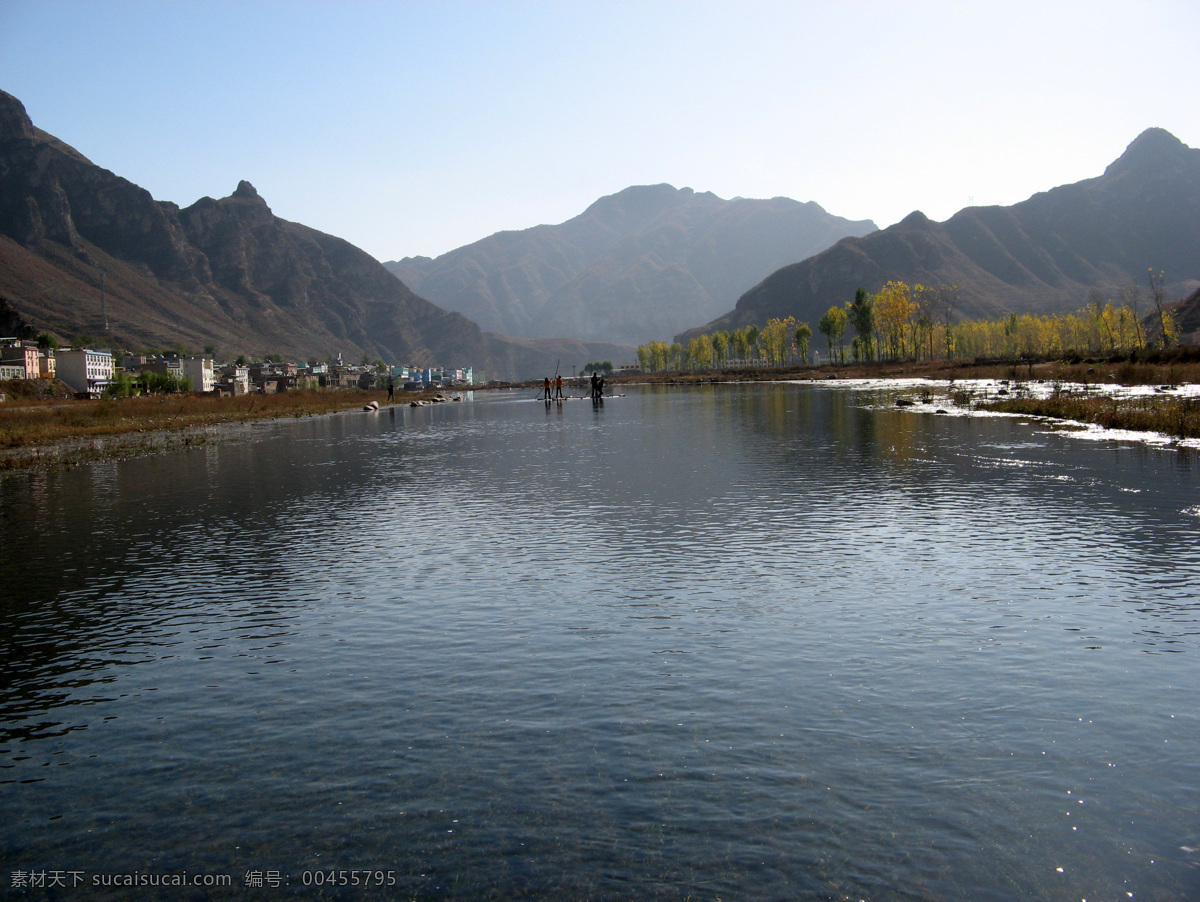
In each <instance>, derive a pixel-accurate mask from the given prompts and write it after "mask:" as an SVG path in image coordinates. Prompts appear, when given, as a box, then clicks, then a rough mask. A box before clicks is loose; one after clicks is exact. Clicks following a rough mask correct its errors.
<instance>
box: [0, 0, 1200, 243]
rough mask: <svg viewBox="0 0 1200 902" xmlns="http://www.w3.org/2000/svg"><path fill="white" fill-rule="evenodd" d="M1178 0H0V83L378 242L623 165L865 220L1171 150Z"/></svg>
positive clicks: (1187, 46) (176, 188)
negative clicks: (1153, 146) (1143, 151)
mask: <svg viewBox="0 0 1200 902" xmlns="http://www.w3.org/2000/svg"><path fill="white" fill-rule="evenodd" d="M1198 45H1200V2H1197V0H1138V2H1104V0H1088V2H1056V0H1039V2H1025V0H1003V2H996V3H990V2H972V0H953V2H920V0H903V2H901V0H897V2H855V0H850V2H832V0H830V2H758V0H727V2H664V0H637V2H572V0H552V2H546V3H537V2H516V0H512V2H510V0H491V2H455V0H447V2H434V0H423V2H417V0H407V2H354V0H342V2H301V0H292V2H254V0H240V2H221V0H196V2H173V0H153V2H132V0H131V2H121V0H108V2H105V0H88V2H68V0H0V89H3V90H5V91H7V92H8V93H10V94H13V95H14V96H16V97H17V98H18V99H19V100H21V101H22V102H23V103H24V104H25V107H26V109H27V110H28V111H29V114H30V116H31V118H32V119H33V121H34V124H36V125H38V126H39V127H41V128H42V129H44V130H46V131H48V132H50V133H51V134H53V135H56V136H57V137H59V138H61V139H62V140H64V141H66V142H67V143H68V144H71V145H72V146H74V147H75V148H76V149H78V150H79V151H80V152H82V153H83V154H85V155H86V156H87V157H89V158H90V159H91V160H92V161H93V162H95V163H97V164H98V165H100V166H103V167H105V168H107V169H111V170H112V171H113V172H115V173H117V174H118V175H121V176H123V177H125V178H127V179H129V180H130V181H133V182H135V183H137V184H139V185H141V186H142V187H144V188H146V189H147V190H149V191H150V193H151V194H152V195H153V196H154V197H155V198H156V199H158V200H169V201H174V202H175V203H177V204H179V205H180V206H187V205H189V204H191V203H193V202H194V201H196V200H197V199H198V198H200V197H203V196H206V195H207V196H211V197H224V196H226V195H228V194H231V193H232V192H233V191H234V189H235V188H236V187H237V183H238V181H239V180H241V179H247V180H249V181H250V182H252V183H253V184H254V186H255V187H256V188H257V189H258V191H259V193H260V194H261V195H262V196H263V198H264V199H265V200H266V201H267V203H268V204H270V206H271V208H272V209H273V210H274V212H275V213H276V215H278V216H281V217H283V218H284V219H290V220H293V221H296V222H301V223H304V224H306V225H309V226H312V227H313V228H316V229H319V230H321V231H323V232H329V233H331V234H334V235H338V236H340V237H342V238H345V239H347V240H349V241H351V242H352V243H354V244H356V245H358V246H359V247H361V248H363V249H364V250H366V251H367V252H368V253H370V254H372V255H373V256H375V257H376V258H378V259H380V260H393V259H398V258H400V257H404V256H409V255H416V254H428V255H430V256H436V255H438V254H440V253H444V252H445V251H448V250H451V249H453V248H455V247H459V246H461V245H463V244H468V243H470V242H472V241H475V240H477V239H479V238H482V237H484V236H486V235H489V234H491V233H493V232H496V231H499V230H501V229H522V228H528V227H529V226H533V225H537V224H539V223H558V222H562V221H564V220H566V219H569V218H570V217H572V216H574V215H576V214H578V213H580V212H582V211H583V210H584V209H585V208H586V207H587V206H588V205H589V204H590V203H591V202H592V201H594V200H596V199H597V198H599V197H601V196H603V195H606V194H612V193H614V192H616V191H620V190H621V189H623V188H626V187H628V186H630V185H641V184H653V183H659V182H668V183H670V184H672V185H675V186H676V187H684V186H688V187H691V188H694V189H696V190H697V191H712V192H714V193H715V194H717V195H719V196H720V197H725V198H729V197H735V196H742V197H774V196H779V195H783V196H787V197H792V198H795V199H797V200H801V201H808V200H814V201H816V202H817V203H819V204H821V206H823V207H824V208H825V209H826V210H828V211H829V212H831V213H835V214H837V215H839V216H846V217H849V218H852V219H873V220H874V221H875V222H876V224H877V225H879V226H881V227H883V226H887V225H890V224H891V223H893V222H896V221H898V220H900V219H902V218H903V217H904V216H906V215H907V214H908V213H910V212H911V211H913V210H915V209H920V210H923V211H924V212H925V213H926V214H927V215H928V216H930V217H931V218H933V219H937V220H944V219H946V218H948V217H949V216H951V215H952V214H953V213H954V212H955V211H957V210H959V209H960V208H962V207H964V206H967V205H968V204H970V203H972V202H974V203H975V204H1011V203H1015V202H1017V201H1020V200H1024V199H1025V198H1027V197H1029V196H1030V195H1031V194H1034V193H1036V192H1038V191H1043V190H1046V189H1049V188H1052V187H1054V186H1056V185H1060V184H1064V183H1067V182H1074V181H1079V180H1080V179H1084V178H1091V177H1093V176H1097V175H1100V174H1101V173H1102V172H1103V171H1104V167H1105V166H1107V165H1108V164H1109V163H1110V162H1112V161H1113V160H1114V159H1116V158H1117V157H1118V156H1119V155H1120V154H1121V153H1122V152H1123V151H1124V149H1125V147H1126V146H1127V145H1128V144H1129V142H1130V141H1132V140H1133V139H1134V138H1135V137H1137V135H1138V134H1139V133H1140V132H1141V131H1142V130H1144V129H1146V128H1148V127H1150V126H1161V127H1162V128H1165V129H1167V130H1168V131H1170V132H1171V133H1173V134H1174V135H1175V136H1176V137H1178V138H1179V139H1180V140H1182V141H1183V142H1184V143H1186V144H1188V145H1190V146H1192V147H1200V79H1198V78H1197V76H1196V71H1195V63H1194V60H1195V52H1196V47H1197V46H1198Z"/></svg>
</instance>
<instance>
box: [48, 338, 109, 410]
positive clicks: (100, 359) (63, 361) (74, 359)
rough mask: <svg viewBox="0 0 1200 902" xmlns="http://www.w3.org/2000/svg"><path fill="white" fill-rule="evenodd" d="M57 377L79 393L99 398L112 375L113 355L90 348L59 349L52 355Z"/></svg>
mask: <svg viewBox="0 0 1200 902" xmlns="http://www.w3.org/2000/svg"><path fill="white" fill-rule="evenodd" d="M54 356H55V360H56V369H57V371H58V378H59V379H61V380H62V381H63V382H65V383H67V385H69V386H71V388H73V389H75V391H77V392H78V393H79V394H81V395H82V394H86V395H87V396H88V397H91V398H99V397H100V396H101V395H102V394H104V389H106V388H107V387H108V383H109V382H111V381H112V377H113V356H112V352H110V351H93V350H91V349H90V348H72V349H69V350H66V351H64V350H59V351H58V353H57V354H55V355H54Z"/></svg>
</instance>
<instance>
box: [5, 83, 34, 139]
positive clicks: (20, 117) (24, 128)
mask: <svg viewBox="0 0 1200 902" xmlns="http://www.w3.org/2000/svg"><path fill="white" fill-rule="evenodd" d="M33 137H34V130H33V121H32V120H31V119H30V118H29V114H28V113H26V112H25V104H23V103H21V101H19V100H17V98H15V97H13V96H12V95H11V94H6V93H5V92H4V91H0V141H16V140H20V139H22V138H24V139H26V140H30V139H32V138H33Z"/></svg>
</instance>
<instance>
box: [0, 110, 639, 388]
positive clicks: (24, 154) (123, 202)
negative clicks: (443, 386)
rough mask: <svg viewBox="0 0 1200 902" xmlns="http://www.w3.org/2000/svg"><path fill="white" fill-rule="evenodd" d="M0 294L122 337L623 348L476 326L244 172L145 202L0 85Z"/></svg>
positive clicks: (513, 364)
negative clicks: (187, 202) (290, 208)
mask: <svg viewBox="0 0 1200 902" xmlns="http://www.w3.org/2000/svg"><path fill="white" fill-rule="evenodd" d="M0 295H2V296H3V297H4V298H6V299H7V300H8V302H9V303H10V305H11V308H12V311H15V313H16V314H17V316H18V321H17V322H16V323H14V325H17V326H18V327H19V328H20V329H26V328H35V329H36V330H38V331H40V330H42V329H48V330H51V331H53V332H55V333H57V334H58V335H59V336H60V337H61V338H63V339H64V340H69V339H71V338H72V337H73V336H77V335H81V334H84V333H90V334H91V335H92V336H94V337H95V339H96V342H97V343H98V344H102V345H103V344H115V345H118V346H120V345H122V344H128V345H129V346H131V347H134V348H139V347H142V348H144V347H173V346H174V345H175V344H176V343H182V344H184V345H185V346H187V347H189V348H190V349H192V350H194V351H199V350H200V349H201V348H203V347H204V346H205V345H208V344H215V345H216V346H217V347H218V349H219V351H225V352H229V351H232V352H234V353H248V354H265V353H272V352H279V353H283V354H288V355H294V356H295V357H296V358H298V359H306V358H308V357H310V356H317V357H319V358H321V359H328V358H330V357H332V356H334V355H336V354H338V353H341V354H343V355H344V356H345V357H347V358H349V359H355V358H357V357H359V355H364V356H366V357H368V358H369V359H372V360H373V359H376V358H382V359H384V360H387V361H389V362H393V363H418V364H427V365H428V364H443V365H472V366H474V367H475V368H476V369H478V370H480V371H481V372H483V373H485V374H486V375H489V376H496V377H499V378H505V379H512V378H526V377H533V376H536V375H540V374H543V373H544V372H547V371H548V372H553V368H554V361H555V360H556V359H559V358H565V359H567V360H571V361H574V360H576V359H578V360H579V361H580V362H583V361H585V360H588V359H608V358H615V359H622V357H623V355H625V353H626V351H627V350H628V349H622V348H619V347H615V346H613V345H611V344H587V343H584V342H578V341H575V342H571V341H557V342H540V343H538V342H512V341H508V340H507V339H504V338H503V337H501V336H496V335H488V334H485V333H484V332H483V331H482V330H481V329H480V328H479V327H478V326H477V325H476V324H475V323H472V322H470V321H469V320H468V319H466V318H465V317H463V316H462V315H460V314H457V313H451V312H449V311H446V310H443V309H441V308H439V307H437V306H435V305H434V304H432V303H430V302H429V301H427V300H425V299H424V298H421V297H418V296H417V295H416V294H414V293H413V292H412V291H411V290H409V288H408V287H407V286H405V285H404V284H403V283H401V282H400V281H399V280H397V279H396V278H395V277H394V276H392V275H391V274H390V273H388V271H387V270H385V269H384V268H383V266H382V264H380V263H379V262H378V261H376V260H374V259H373V258H371V257H370V256H369V255H368V254H366V253H365V252H363V251H361V250H359V249H358V248H356V247H354V246H353V245H351V244H350V243H348V242H346V241H343V240H342V239H340V238H336V237H334V236H332V235H326V234H324V233H322V232H318V231H317V230H315V229H311V228H308V227H307V226H303V225H300V224H298V223H293V222H288V221H286V220H283V219H279V218H278V217H276V216H275V215H274V214H273V213H272V212H271V209H270V208H269V207H268V206H267V203H266V201H264V200H263V199H262V198H261V197H259V195H258V192H257V191H255V189H254V187H253V186H252V185H251V184H250V183H249V182H247V181H243V182H241V183H240V184H239V185H238V187H237V190H236V191H235V192H234V193H233V194H232V195H230V196H229V197H225V198H221V199H219V200H214V199H213V198H208V197H206V198H202V199H201V200H199V201H197V202H196V203H194V204H192V205H191V206H190V207H187V208H184V209H180V208H179V207H178V206H176V205H175V204H173V203H169V202H161V201H155V200H154V199H153V198H152V197H151V196H150V193H149V192H147V191H146V190H145V189H143V188H140V187H138V186H137V185H135V184H133V183H132V182H129V181H127V180H126V179H123V178H121V177H119V176H117V175H114V174H113V173H112V172H109V171H108V170H106V169H102V168H100V167H98V166H96V165H94V164H93V163H91V162H90V161H89V160H88V159H87V158H86V157H85V156H84V155H83V154H81V153H79V152H78V151H76V150H75V149H74V148H72V147H70V146H68V145H67V144H65V143H64V142H62V141H60V140H59V139H57V138H55V137H53V136H51V135H48V134H46V133H45V132H43V131H42V130H41V129H38V128H36V127H35V126H34V125H33V123H32V121H31V120H30V119H29V116H28V114H27V113H26V111H25V108H24V106H23V105H22V104H21V103H20V101H18V100H17V99H16V98H15V97H12V96H11V95H9V94H6V93H4V92H0ZM0 306H2V305H0ZM6 318H7V319H9V320H10V322H11V321H12V314H11V313H10V314H8V315H7V317H6ZM10 334H11V333H10Z"/></svg>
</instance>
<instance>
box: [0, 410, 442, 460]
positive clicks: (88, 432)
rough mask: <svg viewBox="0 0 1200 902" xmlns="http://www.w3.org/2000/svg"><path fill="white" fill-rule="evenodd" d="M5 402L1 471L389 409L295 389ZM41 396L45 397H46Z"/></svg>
mask: <svg viewBox="0 0 1200 902" xmlns="http://www.w3.org/2000/svg"><path fill="white" fill-rule="evenodd" d="M7 394H8V396H9V400H7V401H5V402H4V403H3V404H0V472H4V471H12V470H23V469H31V468H32V469H37V468H45V467H50V466H64V465H66V466H70V465H75V464H81V463H87V462H90V461H95V460H104V459H108V458H115V457H117V458H119V457H132V456H136V455H141V454H156V453H161V452H162V451H170V450H176V449H179V448H184V447H191V446H194V445H202V444H209V443H212V442H219V441H225V440H228V439H229V438H231V437H232V436H234V435H235V434H236V432H235V430H234V428H233V427H236V426H238V425H243V424H246V423H252V422H257V421H262V420H273V419H282V418H299V417H310V416H322V415H325V414H330V413H337V412H339V411H344V410H361V409H362V408H363V407H364V406H365V405H367V404H368V403H370V402H375V403H377V404H379V405H380V406H381V407H384V406H387V392H384V391H358V390H356V391H291V392H283V393H280V394H272V395H240V396H237V397H232V398H230V397H215V396H212V395H199V394H185V395H151V396H143V397H137V398H114V399H105V400H100V401H79V400H75V399H72V398H63V397H59V396H56V393H55V392H53V391H42V392H40V393H35V392H32V391H30V392H29V393H28V394H27V395H26V396H25V397H16V398H14V397H12V392H11V391H10V392H8V393H7ZM38 394H41V395H42V397H39V396H38ZM437 394H438V393H437V392H405V393H403V394H402V395H398V396H397V400H396V404H398V405H400V404H404V405H407V404H409V403H411V402H412V401H414V400H432V399H433V398H434V397H436V396H437Z"/></svg>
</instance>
